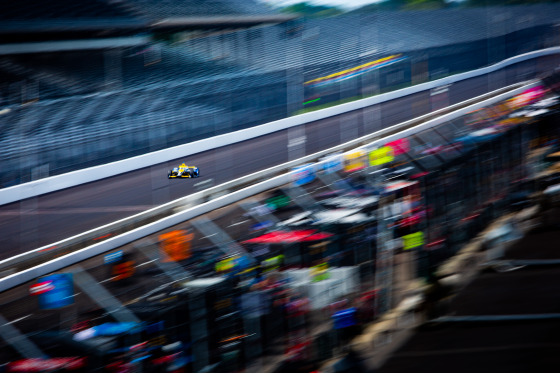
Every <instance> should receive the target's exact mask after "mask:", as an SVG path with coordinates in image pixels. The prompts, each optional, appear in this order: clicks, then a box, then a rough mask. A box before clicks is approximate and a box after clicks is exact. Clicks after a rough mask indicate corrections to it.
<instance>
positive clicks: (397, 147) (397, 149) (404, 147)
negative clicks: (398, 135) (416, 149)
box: [385, 138, 410, 156]
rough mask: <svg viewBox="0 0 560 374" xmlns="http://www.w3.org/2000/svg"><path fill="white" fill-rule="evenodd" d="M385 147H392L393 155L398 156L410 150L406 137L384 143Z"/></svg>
mask: <svg viewBox="0 0 560 374" xmlns="http://www.w3.org/2000/svg"><path fill="white" fill-rule="evenodd" d="M385 146H386V147H391V148H392V149H393V156H398V155H401V154H403V153H407V152H408V151H410V143H409V141H408V139H407V138H403V139H398V140H395V141H392V142H389V143H387V144H385Z"/></svg>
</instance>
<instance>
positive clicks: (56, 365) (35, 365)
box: [8, 357, 86, 373]
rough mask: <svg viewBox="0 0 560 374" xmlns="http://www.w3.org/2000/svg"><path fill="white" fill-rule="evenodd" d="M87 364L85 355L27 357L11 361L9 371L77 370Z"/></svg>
mask: <svg viewBox="0 0 560 374" xmlns="http://www.w3.org/2000/svg"><path fill="white" fill-rule="evenodd" d="M85 365H86V359H85V358H84V357H58V358H48V359H44V358H26V359H23V360H18V361H14V362H10V363H9V364H8V371H9V372H12V373H38V372H53V371H58V370H66V371H69V372H72V371H77V370H78V369H81V368H83V367H84V366H85Z"/></svg>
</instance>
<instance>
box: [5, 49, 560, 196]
mask: <svg viewBox="0 0 560 374" xmlns="http://www.w3.org/2000/svg"><path fill="white" fill-rule="evenodd" d="M556 54H560V47H553V48H547V49H543V50H539V51H533V52H528V53H525V54H522V55H519V56H515V57H512V58H509V59H506V60H504V61H501V62H499V63H497V64H494V65H491V66H488V67H485V68H481V69H477V70H473V71H469V72H466V73H461V74H456V75H453V76H449V77H445V78H442V79H439V80H435V81H431V82H426V83H422V84H418V85H415V86H412V87H408V88H404V89H401V90H397V91H393V92H388V93H385V94H380V95H377V96H373V97H369V98H365V99H361V100H356V101H353V102H349V103H346V104H341V105H337V106H334V107H330V108H325V109H322V110H317V111H314V112H310V113H305V114H301V115H297V116H293V117H289V118H285V119H282V120H278V121H274V122H270V123H266V124H263V125H260V126H256V127H252V128H249V129H245V130H240V131H236V132H232V133H228V134H223V135H219V136H216V137H213V138H208V139H203V140H200V141H196V142H192V143H187V144H183V145H180V146H176V147H172V148H168V149H164V150H161V151H156V152H151V153H147V154H145V155H141V156H137V157H133V158H129V159H125V160H121V161H116V162H112V163H109V164H105V165H100V166H95V167H91V168H87V169H82V170H78V171H74V172H70V173H66V174H62V175H56V176H52V177H48V178H44V179H40V180H36V181H33V182H29V183H24V184H21V185H17V186H12V187H7V188H4V189H2V190H0V205H4V204H8V203H12V202H15V201H19V200H23V199H27V198H30V197H34V196H39V195H43V194H47V193H50V192H54V191H58V190H62V189H65V188H70V187H74V186H77V185H80V184H84V183H89V182H93V181H96V180H100V179H104V178H109V177H112V176H115V175H119V174H122V173H123V172H127V171H134V170H138V169H142V168H146V167H150V166H153V165H156V164H159V163H163V162H166V161H169V160H173V159H177V158H180V157H187V156H189V155H193V154H197V153H200V152H203V151H208V150H211V149H216V148H220V147H223V146H227V145H230V144H234V143H238V142H241V141H244V140H248V139H253V138H256V137H259V136H263V135H267V134H271V133H273V132H276V131H280V130H284V129H288V128H291V127H295V126H299V125H305V124H308V123H311V122H314V121H318V120H321V119H325V118H328V117H332V116H335V115H339V114H342V113H347V112H351V111H354V110H358V109H363V108H366V107H369V106H373V105H376V104H379V103H383V102H388V101H391V100H394V99H397V98H401V97H404V96H409V95H413V94H416V93H419V92H424V91H429V90H434V89H437V88H439V87H447V86H451V85H452V84H453V83H458V82H461V81H464V80H467V79H471V78H475V77H480V76H483V75H485V74H490V73H493V72H497V71H499V70H500V69H503V68H506V67H508V66H511V65H514V64H517V63H520V62H524V61H529V60H533V59H537V58H540V57H544V56H551V55H556ZM452 88H453V86H451V89H452ZM458 95H460V93H458Z"/></svg>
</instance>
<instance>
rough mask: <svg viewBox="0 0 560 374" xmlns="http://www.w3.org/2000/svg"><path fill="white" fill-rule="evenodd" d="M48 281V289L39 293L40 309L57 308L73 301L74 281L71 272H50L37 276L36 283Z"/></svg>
mask: <svg viewBox="0 0 560 374" xmlns="http://www.w3.org/2000/svg"><path fill="white" fill-rule="evenodd" d="M41 283H43V284H45V283H48V284H50V286H48V290H46V291H45V292H40V293H39V307H40V308H41V309H58V308H62V307H65V306H67V305H71V304H72V303H74V281H73V278H72V274H70V273H63V274H52V275H48V276H46V277H41V278H39V282H38V283H37V284H41Z"/></svg>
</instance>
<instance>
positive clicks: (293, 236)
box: [242, 230, 333, 244]
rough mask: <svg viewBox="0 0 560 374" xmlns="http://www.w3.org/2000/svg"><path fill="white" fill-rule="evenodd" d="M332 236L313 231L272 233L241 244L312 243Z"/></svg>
mask: <svg viewBox="0 0 560 374" xmlns="http://www.w3.org/2000/svg"><path fill="white" fill-rule="evenodd" d="M331 236H333V234H329V233H326V232H317V231H315V230H297V231H273V232H269V233H267V234H264V235H261V236H258V237H256V238H253V239H249V240H245V241H243V242H242V243H243V244H247V243H248V244H251V243H252V244H287V243H299V242H312V241H316V240H323V239H326V238H330V237H331Z"/></svg>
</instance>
